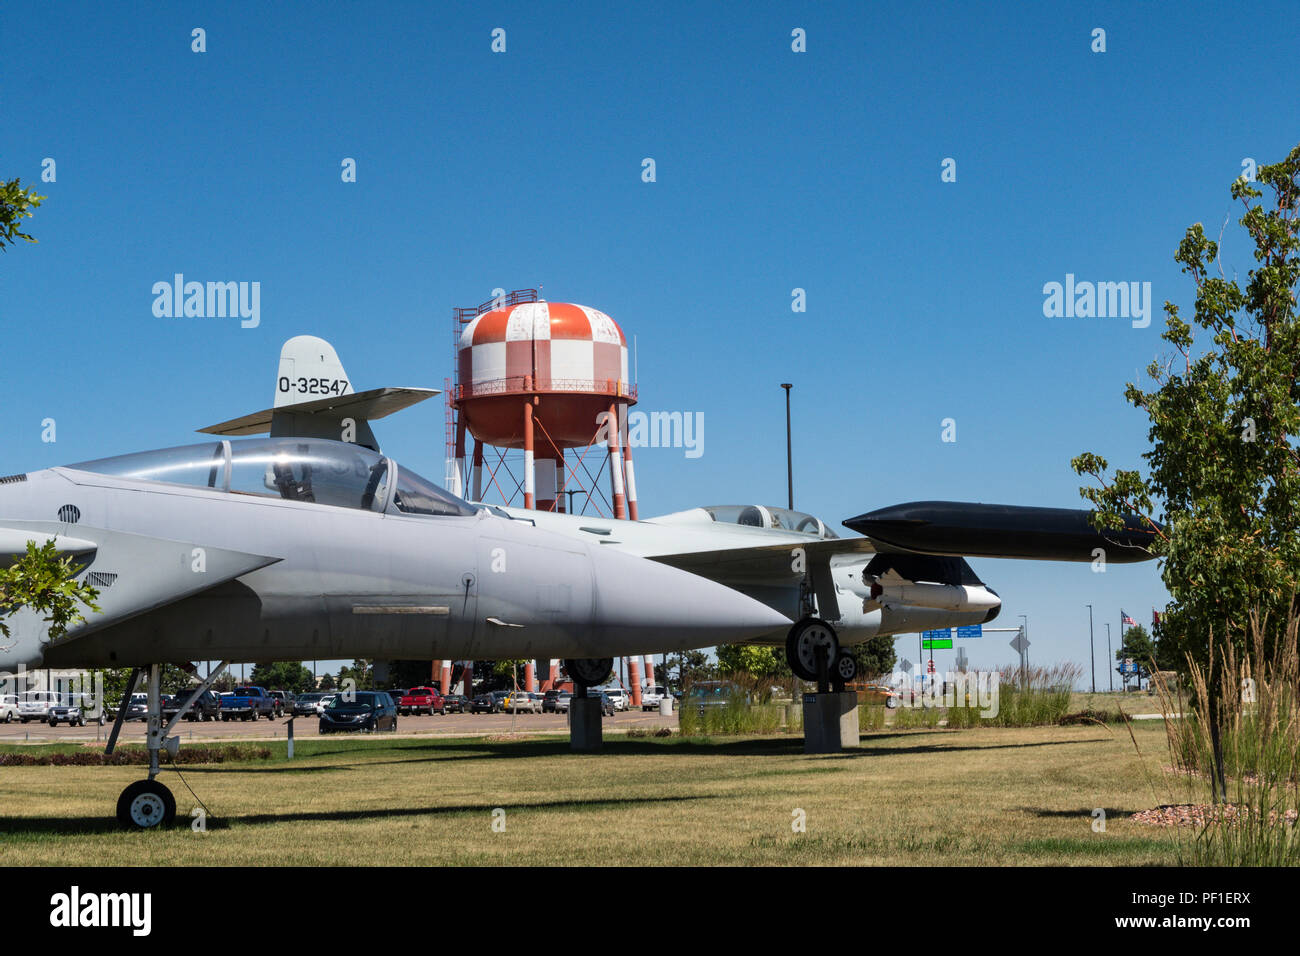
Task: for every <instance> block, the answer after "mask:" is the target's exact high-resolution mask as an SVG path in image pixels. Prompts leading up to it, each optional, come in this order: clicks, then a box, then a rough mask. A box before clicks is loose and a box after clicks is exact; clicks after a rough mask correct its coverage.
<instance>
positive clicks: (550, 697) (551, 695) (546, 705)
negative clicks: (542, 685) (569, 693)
mask: <svg viewBox="0 0 1300 956" xmlns="http://www.w3.org/2000/svg"><path fill="white" fill-rule="evenodd" d="M561 693H562V691H558V690H548V691H547V692H546V693H545V694H543V695H542V713H543V714H557V713H559V711H558V710H557V709H556V701H558V700H559V699H560V694H561Z"/></svg>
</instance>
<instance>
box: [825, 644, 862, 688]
mask: <svg viewBox="0 0 1300 956" xmlns="http://www.w3.org/2000/svg"><path fill="white" fill-rule="evenodd" d="M831 676H832V677H833V678H835V679H836V680H838V681H840V682H841V683H845V684H850V683H852V682H853V681H855V680H857V677H858V662H857V661H856V660H855V659H854V657H853V655H852V654H850V653H848V652H847V651H840V656H839V657H837V658H835V667H834V668H833V670H832V673H831Z"/></svg>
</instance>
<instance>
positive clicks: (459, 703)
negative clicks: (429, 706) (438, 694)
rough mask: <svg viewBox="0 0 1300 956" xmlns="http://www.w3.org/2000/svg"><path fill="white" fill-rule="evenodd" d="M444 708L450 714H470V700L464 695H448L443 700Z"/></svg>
mask: <svg viewBox="0 0 1300 956" xmlns="http://www.w3.org/2000/svg"><path fill="white" fill-rule="evenodd" d="M442 703H443V707H444V708H445V710H446V712H447V713H449V714H467V713H469V705H470V702H469V698H467V697H466V696H465V695H464V694H448V695H447V696H445V697H443V698H442Z"/></svg>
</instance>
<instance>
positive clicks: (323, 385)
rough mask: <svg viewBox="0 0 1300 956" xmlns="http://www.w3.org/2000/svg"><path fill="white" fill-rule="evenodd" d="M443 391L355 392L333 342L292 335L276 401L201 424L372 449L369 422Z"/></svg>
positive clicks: (221, 430)
mask: <svg viewBox="0 0 1300 956" xmlns="http://www.w3.org/2000/svg"><path fill="white" fill-rule="evenodd" d="M438 394H441V392H440V390H439V389H436V388H406V387H394V386H389V387H385V388H372V389H368V390H366V391H364V392H358V391H357V390H356V389H355V388H354V387H353V385H352V381H351V380H350V379H349V378H348V375H347V372H346V371H345V370H344V368H343V363H342V362H341V361H339V356H338V353H337V352H335V351H334V346H332V345H330V343H328V342H326V341H325V340H324V339H322V338H317V337H316V336H314V335H296V336H294V337H293V338H291V339H289V340H288V341H287V342H285V343H284V347H283V348H281V349H280V367H279V374H278V375H277V376H276V381H275V404H274V405H273V406H272V407H271V408H266V409H263V410H262V411H259V412H253V413H252V414H250V415H243V416H241V417H239V418H232V419H230V420H229V421H225V422H221V423H220V424H217V425H209V426H208V427H206V428H200V429H199V431H201V432H205V433H207V434H210V435H261V434H265V433H267V432H269V433H270V435H271V437H272V438H280V437H293V438H330V439H333V440H335V441H351V442H356V443H357V444H358V445H364V446H365V447H367V448H372V449H374V450H375V451H378V450H379V441H378V439H376V438H375V433H374V432H373V431H372V430H371V428H370V422H371V421H372V420H374V419H377V418H383V417H385V416H387V415H391V414H392V413H393V412H396V411H400V410H401V409H403V408H408V407H409V406H411V405H414V404H416V403H417V402H422V401H424V400H425V399H428V398H432V397H433V396H434V395H438Z"/></svg>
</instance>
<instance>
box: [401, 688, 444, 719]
mask: <svg viewBox="0 0 1300 956" xmlns="http://www.w3.org/2000/svg"><path fill="white" fill-rule="evenodd" d="M397 710H398V712H399V713H402V714H420V713H426V714H428V715H429V716H433V715H434V714H445V713H446V712H447V704H446V702H445V701H444V700H443V699H442V695H441V694H439V693H438V689H437V688H436V687H412V688H411V689H410V690H408V691H407V692H406V693H405V694H403V695H402V698H401V700H400V701H399V702H398V705H397Z"/></svg>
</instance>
